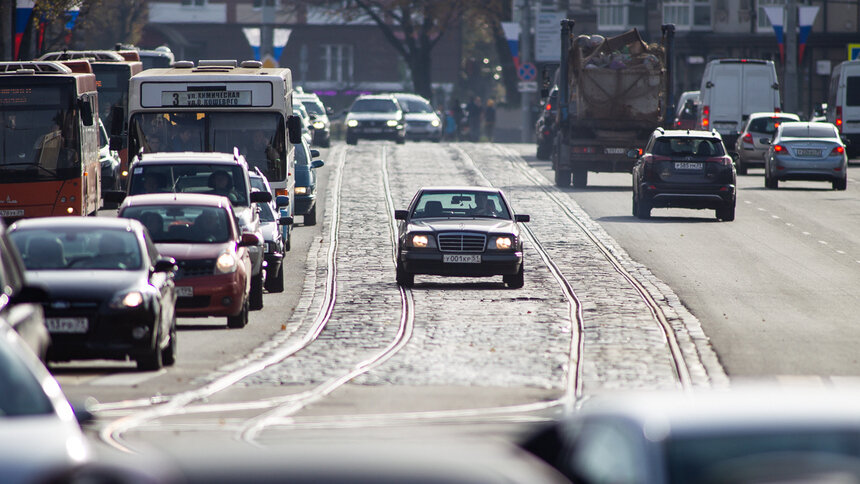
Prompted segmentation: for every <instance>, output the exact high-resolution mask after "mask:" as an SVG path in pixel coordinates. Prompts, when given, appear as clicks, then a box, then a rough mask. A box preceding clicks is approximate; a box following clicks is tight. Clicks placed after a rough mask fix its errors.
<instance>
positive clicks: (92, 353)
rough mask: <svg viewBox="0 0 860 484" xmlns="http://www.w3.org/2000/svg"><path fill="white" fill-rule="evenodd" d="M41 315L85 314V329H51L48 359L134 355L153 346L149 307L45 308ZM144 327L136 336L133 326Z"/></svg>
mask: <svg viewBox="0 0 860 484" xmlns="http://www.w3.org/2000/svg"><path fill="white" fill-rule="evenodd" d="M45 318H46V319H50V318H86V319H87V326H88V328H87V331H86V332H85V333H59V332H52V333H50V334H51V345H50V346H49V347H48V360H61V361H62V360H72V359H81V360H92V359H111V360H124V359H125V358H126V357H129V358H131V359H135V358H138V357H142V356H146V355H149V354H150V353H151V352H152V350H153V348H155V333H156V332H157V328H156V316H155V313H154V312H153V311H152V310H151V309H149V308H134V309H126V310H121V309H99V310H94V311H81V310H75V309H70V310H63V311H57V310H53V309H46V310H45ZM138 327H142V328H145V330H146V331H145V333H144V334H143V335H142V336H141V337H140V338H135V337H134V336H133V334H132V332H133V331H134V329H135V328H138Z"/></svg>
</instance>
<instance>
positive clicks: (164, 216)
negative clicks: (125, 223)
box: [119, 193, 260, 328]
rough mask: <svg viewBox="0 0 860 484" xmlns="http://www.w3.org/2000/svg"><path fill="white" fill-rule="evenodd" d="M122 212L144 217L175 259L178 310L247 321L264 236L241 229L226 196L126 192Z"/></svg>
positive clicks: (235, 324) (233, 323)
mask: <svg viewBox="0 0 860 484" xmlns="http://www.w3.org/2000/svg"><path fill="white" fill-rule="evenodd" d="M119 216H120V217H125V218H133V219H136V220H140V221H141V223H143V224H144V225H146V227H147V229H148V230H149V233H150V235H151V236H152V240H153V241H154V242H155V246H156V247H157V248H158V251H159V252H161V253H162V254H165V255H168V256H171V257H173V258H174V259H175V260H176V265H177V266H178V268H179V269H178V270H177V271H176V276H175V277H176V295H177V302H176V311H177V313H178V314H179V315H181V316H191V317H207V316H226V317H227V326H228V327H230V328H243V327H245V325H246V324H248V310H249V308H250V297H251V296H250V294H251V279H252V277H253V274H252V264H251V255H250V250H249V248H250V247H257V246H258V245H259V244H260V239H259V238H258V236H257V235H256V234H255V233H248V232H245V233H243V232H242V230H241V228H240V227H239V225H238V223H237V216H236V214H235V212H234V211H233V206H232V204H230V201H229V200H228V199H227V198H226V197H215V196H212V195H200V194H191V193H177V194H172V193H171V194H151V195H135V196H132V197H128V198H127V199H126V200H125V201H124V202H123V204H122V206H120V208H119Z"/></svg>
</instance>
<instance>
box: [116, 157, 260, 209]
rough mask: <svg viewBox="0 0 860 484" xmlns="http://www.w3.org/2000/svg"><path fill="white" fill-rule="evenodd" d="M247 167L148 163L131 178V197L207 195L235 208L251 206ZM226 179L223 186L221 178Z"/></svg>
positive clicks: (139, 168)
mask: <svg viewBox="0 0 860 484" xmlns="http://www.w3.org/2000/svg"><path fill="white" fill-rule="evenodd" d="M245 177H246V175H245V171H244V168H243V167H241V166H239V165H235V164H217V163H216V164H210V163H201V164H192V163H183V164H164V165H162V164H145V165H143V166H136V167H135V168H134V170H133V172H132V175H131V186H130V188H129V194H131V195H140V194H144V193H203V194H210V195H222V196H225V197H227V198H229V199H230V202H231V203H232V204H233V206H234V207H235V206H242V207H247V206H248V195H247V194H248V187H247V186H246V185H245ZM219 178H221V179H225V180H226V183H225V184H224V185H221V184H219V183H217V179H219Z"/></svg>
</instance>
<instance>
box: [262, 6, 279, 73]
mask: <svg viewBox="0 0 860 484" xmlns="http://www.w3.org/2000/svg"><path fill="white" fill-rule="evenodd" d="M260 16H261V22H260V60H262V61H264V62H265V60H266V56H269V57H270V58H274V56H275V54H274V49H275V48H274V45H275V2H274V0H263V5H262V8H260ZM275 61H277V59H275Z"/></svg>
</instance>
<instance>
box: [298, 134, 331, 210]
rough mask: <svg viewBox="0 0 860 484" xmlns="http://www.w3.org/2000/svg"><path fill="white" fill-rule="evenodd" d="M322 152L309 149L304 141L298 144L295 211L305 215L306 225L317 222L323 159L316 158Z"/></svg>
mask: <svg viewBox="0 0 860 484" xmlns="http://www.w3.org/2000/svg"><path fill="white" fill-rule="evenodd" d="M319 155H320V152H319V151H317V150H312V149H309V148H308V146H307V145H306V144H304V143H302V144H300V145H296V196H295V204H296V206H295V207H294V208H293V213H294V214H296V215H301V216H302V217H303V220H302V222H303V223H304V224H305V225H316V223H317V172H316V170H317V168H321V167H322V166H323V164H324V163H323V161H322V160H315V159H314V158H317V157H319Z"/></svg>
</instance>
